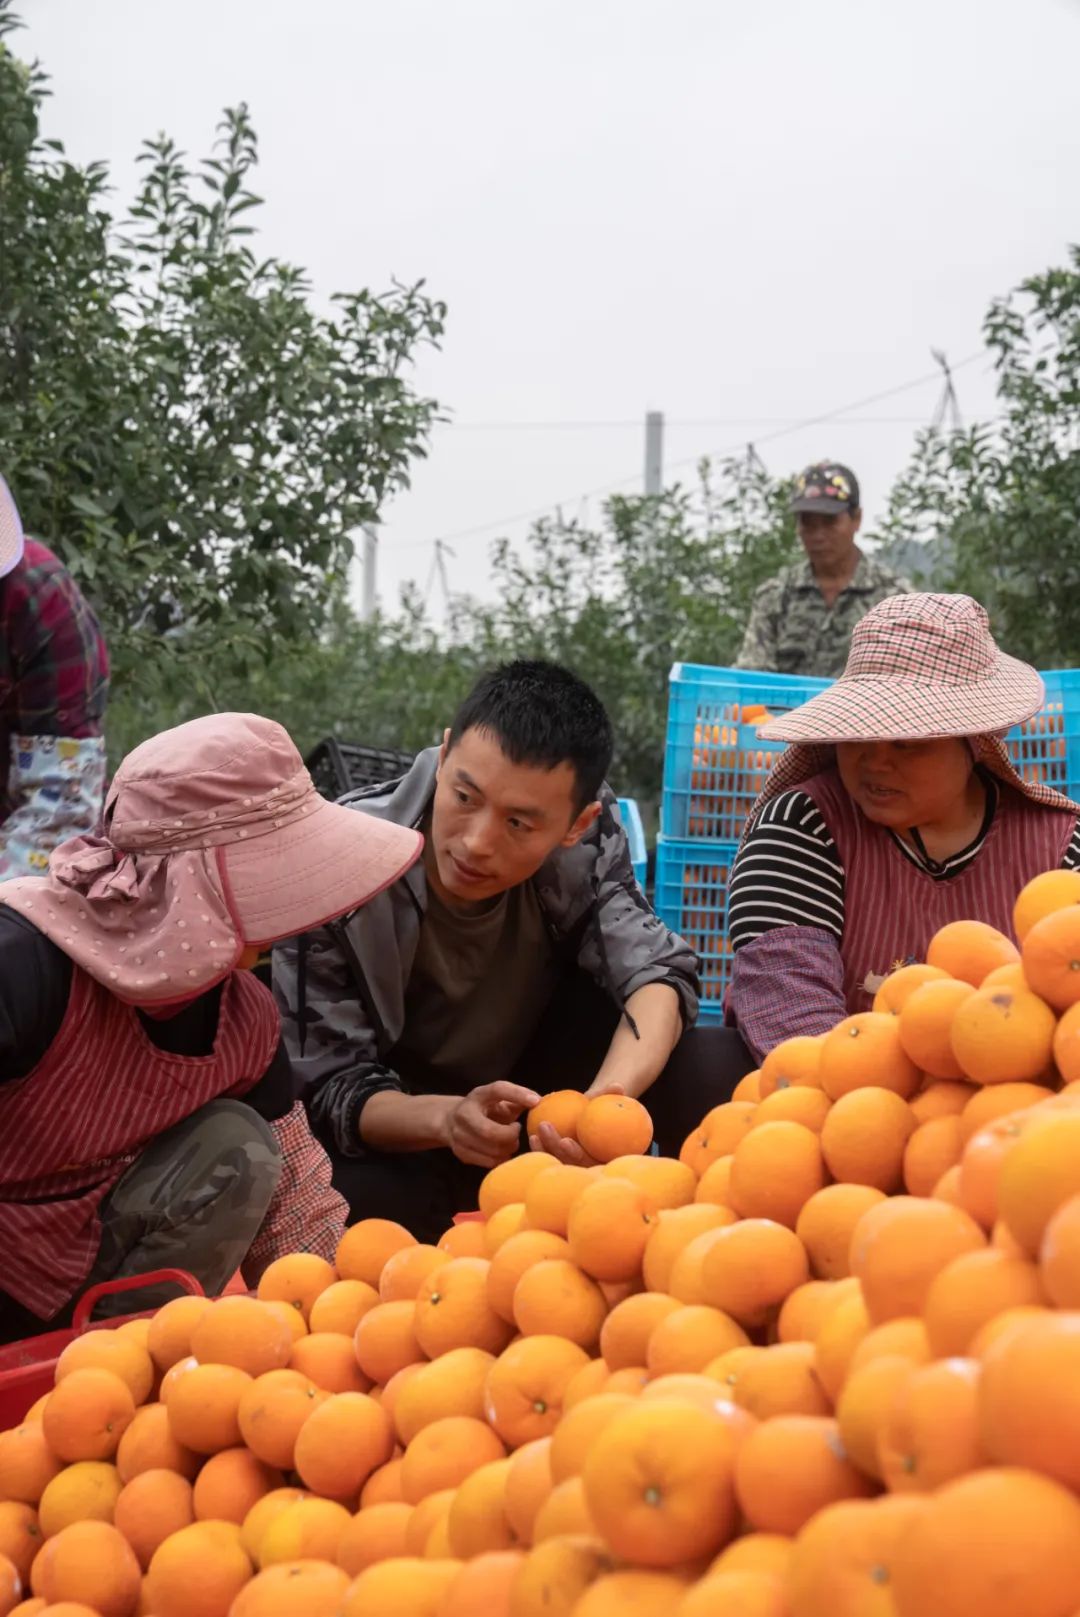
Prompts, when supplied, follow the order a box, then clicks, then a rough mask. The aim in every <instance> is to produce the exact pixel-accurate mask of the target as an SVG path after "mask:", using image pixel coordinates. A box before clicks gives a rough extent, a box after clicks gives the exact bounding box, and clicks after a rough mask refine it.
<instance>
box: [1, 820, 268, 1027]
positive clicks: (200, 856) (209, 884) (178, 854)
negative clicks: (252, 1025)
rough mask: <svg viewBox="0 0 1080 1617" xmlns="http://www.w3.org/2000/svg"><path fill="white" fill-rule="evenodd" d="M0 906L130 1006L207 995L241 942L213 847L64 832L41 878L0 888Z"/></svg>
mask: <svg viewBox="0 0 1080 1617" xmlns="http://www.w3.org/2000/svg"><path fill="white" fill-rule="evenodd" d="M0 904H6V905H8V906H9V907H10V908H11V909H14V910H17V911H18V912H19V914H20V915H24V916H25V917H26V919H27V920H28V921H30V922H31V923H32V924H33V925H34V926H35V927H37V929H38V931H40V932H43V933H44V934H45V936H46V937H47V938H49V939H51V941H52V942H53V943H55V944H56V946H57V947H58V948H59V949H62V950H63V952H64V953H65V954H66V955H67V956H68V957H69V959H71V960H72V961H73V962H74V963H75V965H77V966H79V967H81V969H82V970H83V971H85V972H87V973H88V974H89V975H90V976H91V977H93V978H94V979H95V980H96V981H97V982H99V983H101V985H102V986H103V987H104V988H107V989H108V990H109V992H110V993H112V994H115V995H116V996H117V998H118V999H122V1000H125V1001H126V1002H127V1003H129V1004H133V1005H156V1006H160V1005H171V1004H178V1003H180V1002H181V1001H183V1000H187V999H194V998H196V997H197V996H198V995H200V994H204V993H206V992H207V990H208V989H210V988H213V987H214V986H215V985H216V984H217V983H219V982H221V981H222V979H223V978H225V977H227V976H228V974H229V972H230V971H231V970H232V969H233V967H234V966H235V965H236V963H237V961H238V960H239V958H240V956H241V954H242V953H243V949H244V940H243V934H242V932H241V929H240V926H239V924H238V922H237V919H236V916H235V914H234V912H233V906H232V904H231V901H230V895H229V887H228V880H227V877H226V874H225V867H224V863H223V861H222V858H221V850H220V849H219V848H206V847H203V848H190V847H189V848H183V849H177V850H174V851H171V852H149V851H148V852H139V853H125V852H123V850H122V849H120V848H117V847H116V846H115V845H114V844H113V843H111V842H109V841H107V840H106V839H105V838H103V837H73V838H72V839H71V840H70V841H68V842H64V843H62V844H61V845H60V847H59V848H57V849H55V850H54V852H53V855H52V857H51V859H50V861H49V873H48V875H47V876H27V877H23V878H21V879H19V880H16V881H10V882H5V883H3V884H2V885H0Z"/></svg>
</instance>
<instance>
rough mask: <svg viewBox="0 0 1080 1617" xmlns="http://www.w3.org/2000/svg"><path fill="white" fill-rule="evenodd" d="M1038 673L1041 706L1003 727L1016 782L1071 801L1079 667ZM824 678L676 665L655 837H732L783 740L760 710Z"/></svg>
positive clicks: (784, 705) (1076, 775) (1077, 775)
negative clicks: (766, 735) (768, 732)
mask: <svg viewBox="0 0 1080 1617" xmlns="http://www.w3.org/2000/svg"><path fill="white" fill-rule="evenodd" d="M1042 677H1043V680H1044V682H1045V685H1046V703H1045V705H1044V707H1043V708H1042V709H1041V711H1040V712H1039V713H1037V714H1036V715H1035V717H1034V718H1032V719H1029V720H1028V722H1027V723H1026V724H1024V725H1018V726H1017V727H1016V728H1015V729H1013V730H1011V731H1010V732H1009V735H1008V737H1007V744H1008V747H1009V751H1010V752H1011V754H1012V757H1013V761H1014V763H1015V764H1016V766H1017V768H1018V770H1019V771H1020V773H1021V774H1022V775H1023V777H1024V778H1025V780H1030V781H1034V782H1038V783H1040V784H1042V785H1046V786H1053V787H1055V788H1056V789H1057V790H1058V791H1061V792H1065V793H1066V795H1067V796H1069V797H1073V798H1080V670H1077V669H1071V668H1070V669H1052V670H1050V671H1049V672H1048V673H1044V674H1043V676H1042ZM828 684H829V681H828V680H825V679H806V678H801V677H799V676H797V675H784V674H762V673H751V672H747V671H745V670H743V669H741V668H708V667H704V666H702V665H700V664H695V663H676V664H675V666H674V668H673V669H672V670H671V687H670V701H669V706H668V726H667V744H666V748H665V753H664V790H663V803H662V809H661V829H662V831H663V834H664V836H665V837H667V838H670V839H673V840H678V841H686V840H688V841H696V840H698V839H702V840H704V841H709V842H716V841H719V842H734V841H737V840H738V838H739V837H740V835H741V834H742V830H743V827H744V825H745V823H746V816H747V814H748V813H749V811H750V809H751V808H752V807H753V805H754V802H755V800H756V798H757V796H758V793H759V792H760V791H761V788H762V786H763V785H764V784H765V780H766V777H767V776H768V773H769V770H770V768H771V767H772V764H773V763H774V761H775V759H776V756H777V755H778V754H779V753H780V752H782V751H783V750H784V743H783V742H779V741H762V740H761V739H760V737H759V736H758V734H757V730H758V726H759V725H761V724H763V723H764V722H765V715H766V714H767V715H768V716H770V717H775V716H776V715H777V714H780V713H787V712H790V711H791V709H792V708H794V707H799V706H801V705H802V703H803V702H806V701H808V700H809V699H810V697H811V696H813V695H814V694H815V693H816V692H818V691H822V690H825V689H826V687H827V686H828ZM748 709H749V710H750V712H749V715H748V713H747V710H748ZM761 709H764V710H765V712H764V713H762V712H761V711H760V710H761ZM755 710H757V711H755Z"/></svg>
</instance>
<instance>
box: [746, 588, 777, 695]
mask: <svg viewBox="0 0 1080 1617" xmlns="http://www.w3.org/2000/svg"><path fill="white" fill-rule="evenodd" d="M778 634H779V594H778V591H777V589H776V584H775V580H773V579H771V578H770V579H768V580H767V581H766V582H765V583H764V584H762V585H761V587H760V588H759V589H758V590H757V592H756V593H755V595H754V601H753V605H752V606H751V608H750V617H749V619H748V621H747V625H746V632H745V634H744V635H743V643H742V645H741V647H740V648H739V655H738V656H737V657H736V659H735V667H736V668H750V669H757V670H759V671H760V672H762V673H768V672H771V671H775V669H776V664H777V637H778Z"/></svg>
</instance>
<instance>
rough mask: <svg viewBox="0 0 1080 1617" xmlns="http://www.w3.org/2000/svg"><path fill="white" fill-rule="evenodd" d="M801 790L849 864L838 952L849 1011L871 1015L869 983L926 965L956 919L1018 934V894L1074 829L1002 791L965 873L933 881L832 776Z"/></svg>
mask: <svg viewBox="0 0 1080 1617" xmlns="http://www.w3.org/2000/svg"><path fill="white" fill-rule="evenodd" d="M800 790H802V791H804V792H806V793H807V794H808V795H809V796H810V797H812V798H813V800H814V802H815V803H816V804H817V805H818V807H819V808H820V810H821V812H822V814H823V815H824V816H825V821H826V824H827V825H828V827H829V830H830V831H831V832H832V835H833V840H834V841H835V843H836V846H837V850H838V852H839V854H840V858H841V861H842V862H843V866H844V872H845V883H844V886H845V892H844V939H843V943H842V944H841V947H840V954H841V957H842V959H843V963H844V995H845V998H846V1000H847V1007H848V1012H849V1014H850V1013H853V1012H855V1011H868V1010H869V1009H870V1004H871V1001H872V999H873V994H872V993H871V992H869V991H868V990H867V988H866V987H865V986H864V985H865V983H866V980H867V978H870V979H871V980H873V979H875V978H880V977H884V976H886V975H887V973H888V972H890V971H892V970H893V968H894V967H895V966H896V965H897V964H898V963H903V962H904V961H905V960H925V958H926V949H927V945H928V944H929V942H930V939H931V938H932V937H933V935H934V933H935V932H936V931H937V930H938V929H939V927H942V926H944V925H945V924H946V923H947V922H949V921H960V920H976V921H986V922H987V923H988V924H989V925H990V926H996V927H997V928H998V930H999V931H1001V932H1004V933H1006V934H1007V935H1008V936H1009V937H1012V935H1013V930H1012V911H1013V904H1014V902H1015V900H1016V895H1017V893H1018V892H1019V891H1020V889H1021V887H1023V886H1024V884H1025V882H1028V881H1030V880H1031V878H1032V877H1033V876H1038V875H1040V874H1041V872H1042V871H1044V870H1054V869H1056V868H1057V867H1058V866H1059V865H1060V864H1061V861H1062V858H1063V857H1064V854H1065V849H1066V848H1067V847H1068V845H1069V839H1070V837H1071V836H1072V833H1073V828H1074V826H1075V825H1076V815H1075V814H1072V813H1070V812H1069V811H1068V810H1066V809H1054V808H1044V807H1042V806H1040V805H1039V804H1036V803H1033V802H1031V801H1030V800H1029V799H1028V798H1026V797H1023V796H1022V795H1021V794H1020V793H1019V792H1016V791H1013V790H1012V789H1011V788H1010V787H1008V786H1002V787H1001V792H1000V797H999V800H998V807H997V812H996V813H995V815H994V819H993V823H992V824H991V826H990V830H989V832H988V834H987V838H986V841H985V843H984V844H983V846H982V848H981V849H980V850H979V853H978V856H977V857H976V858H975V860H974V861H973V863H972V864H970V865H969V866H968V868H967V869H966V870H965V871H963V872H962V873H961V874H960V875H959V876H954V877H953V878H952V879H951V880H950V881H935V880H934V879H933V877H932V876H930V875H928V874H927V872H926V871H924V870H920V869H919V867H918V866H917V865H915V864H913V863H912V861H911V860H910V859H908V858H907V857H906V855H905V854H903V853H902V852H901V850H900V849H899V848H898V847H897V846H896V843H895V842H894V840H893V838H892V837H891V836H890V835H889V833H888V831H886V830H885V829H884V828H883V827H882V826H879V825H874V824H873V823H872V822H871V821H870V820H868V819H867V818H866V817H865V815H864V814H862V813H861V812H860V810H859V809H858V808H857V807H856V805H855V804H854V803H853V802H852V800H851V798H850V797H849V796H848V794H847V792H846V791H845V790H844V787H843V785H842V784H841V781H840V777H839V776H838V775H837V774H836V772H835V770H828V771H826V772H825V773H824V774H821V775H815V776H813V778H812V779H810V780H808V781H806V782H805V783H804V784H803V785H802V786H801V787H800Z"/></svg>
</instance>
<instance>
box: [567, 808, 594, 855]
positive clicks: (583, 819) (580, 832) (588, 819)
mask: <svg viewBox="0 0 1080 1617" xmlns="http://www.w3.org/2000/svg"><path fill="white" fill-rule="evenodd" d="M599 818H600V804H599V803H590V804H589V805H588V806H587V807H586V808H583V809H582V811H581V813H580V814H579V815H578V817H577V819H576V820H575V821H574V823H573V825H572V826H571V827H570V829H569V831H568V832H567V833H566V835H565V836H564V837H563V839H562V842H561V844H560V846H561V847H563V848H573V847H574V846H575V845H576V844H577V843H579V842H580V841H581V839H582V837H583V836H584V835H585V833H586V831H588V829H589V827H590V826H593V825H595V824H596V822H597V820H598V819H599Z"/></svg>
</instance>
